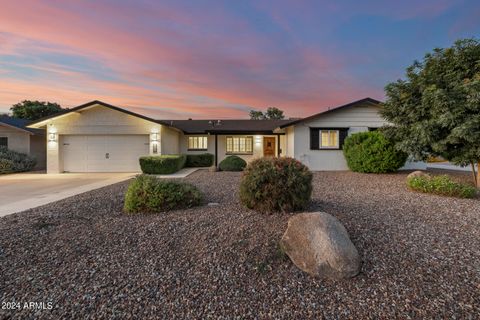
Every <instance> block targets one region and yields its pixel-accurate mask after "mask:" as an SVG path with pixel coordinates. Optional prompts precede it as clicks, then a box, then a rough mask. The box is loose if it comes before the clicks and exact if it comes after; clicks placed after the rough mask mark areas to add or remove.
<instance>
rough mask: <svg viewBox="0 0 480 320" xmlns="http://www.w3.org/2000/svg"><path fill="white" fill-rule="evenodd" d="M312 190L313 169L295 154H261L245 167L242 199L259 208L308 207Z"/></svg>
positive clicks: (295, 208)
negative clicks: (293, 156)
mask: <svg viewBox="0 0 480 320" xmlns="http://www.w3.org/2000/svg"><path fill="white" fill-rule="evenodd" d="M311 194H312V173H311V172H310V170H309V169H308V167H306V166H305V165H303V164H302V163H301V162H299V161H297V160H295V159H293V158H260V159H256V160H253V161H252V162H250V163H249V165H248V166H247V167H246V169H245V171H244V173H243V176H242V180H241V182H240V200H241V202H242V203H243V204H244V205H245V206H246V207H247V208H250V209H254V210H257V211H259V212H265V213H271V212H279V211H280V212H292V211H297V210H301V209H305V208H306V206H307V205H308V203H309V201H310V197H311Z"/></svg>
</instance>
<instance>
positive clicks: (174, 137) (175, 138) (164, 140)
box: [161, 126, 180, 154]
mask: <svg viewBox="0 0 480 320" xmlns="http://www.w3.org/2000/svg"><path fill="white" fill-rule="evenodd" d="M179 140H180V132H178V131H176V130H173V129H170V128H167V127H165V126H162V128H161V146H162V154H178V153H180V141H179Z"/></svg>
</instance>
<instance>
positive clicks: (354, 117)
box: [287, 105, 425, 171]
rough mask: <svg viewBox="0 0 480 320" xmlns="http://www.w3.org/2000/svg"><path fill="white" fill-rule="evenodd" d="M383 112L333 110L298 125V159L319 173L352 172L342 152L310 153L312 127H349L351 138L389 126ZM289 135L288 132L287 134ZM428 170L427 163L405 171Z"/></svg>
mask: <svg viewBox="0 0 480 320" xmlns="http://www.w3.org/2000/svg"><path fill="white" fill-rule="evenodd" d="M379 110H380V107H376V106H369V105H364V106H355V107H351V108H346V109H343V110H338V111H333V112H331V113H327V114H325V115H322V116H320V117H318V118H317V119H312V120H310V121H306V122H303V123H300V124H298V125H295V126H294V134H293V145H294V155H295V158H296V159H298V160H300V161H302V162H303V163H304V164H305V165H307V166H308V167H309V168H310V169H311V170H315V171H335V170H348V166H347V162H346V160H345V157H344V156H343V151H342V150H310V127H319V128H322V127H325V128H349V131H348V134H349V135H351V134H353V133H356V132H362V131H368V128H379V127H382V126H383V125H384V124H386V121H385V120H384V119H383V118H382V117H381V115H380V114H379ZM289 129H290V128H289ZM289 132H290V131H289V130H288V129H287V134H288V133H289ZM291 136H292V135H291V134H290V135H289V136H288V138H287V140H288V141H290V139H292V138H291ZM289 147H290V144H289ZM424 167H425V164H424V163H423V162H420V163H407V164H406V166H405V167H404V168H402V169H416V168H417V169H422V168H424Z"/></svg>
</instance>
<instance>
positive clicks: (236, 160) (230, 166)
mask: <svg viewBox="0 0 480 320" xmlns="http://www.w3.org/2000/svg"><path fill="white" fill-rule="evenodd" d="M246 166H247V163H246V162H245V160H243V159H242V158H240V157H238V156H228V157H226V158H225V159H223V160H222V161H221V162H220V164H219V165H218V167H219V168H220V170H221V171H242V170H243V169H244V168H245V167H246Z"/></svg>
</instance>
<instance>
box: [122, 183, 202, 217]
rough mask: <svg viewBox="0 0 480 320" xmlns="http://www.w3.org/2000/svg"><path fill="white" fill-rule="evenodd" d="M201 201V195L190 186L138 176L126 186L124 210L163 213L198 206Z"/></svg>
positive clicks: (128, 211)
mask: <svg viewBox="0 0 480 320" xmlns="http://www.w3.org/2000/svg"><path fill="white" fill-rule="evenodd" d="M202 199H203V196H202V193H201V192H200V191H199V190H198V189H197V188H196V187H195V186H193V185H191V184H188V183H183V182H176V181H168V180H161V179H158V178H155V177H152V176H148V175H139V176H137V177H136V178H135V179H134V180H133V181H132V182H131V183H130V185H129V186H128V190H127V192H126V194H125V204H124V210H125V212H127V213H138V212H147V213H153V212H164V211H168V210H173V209H182V208H191V207H194V206H197V205H200V204H201V203H202Z"/></svg>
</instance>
